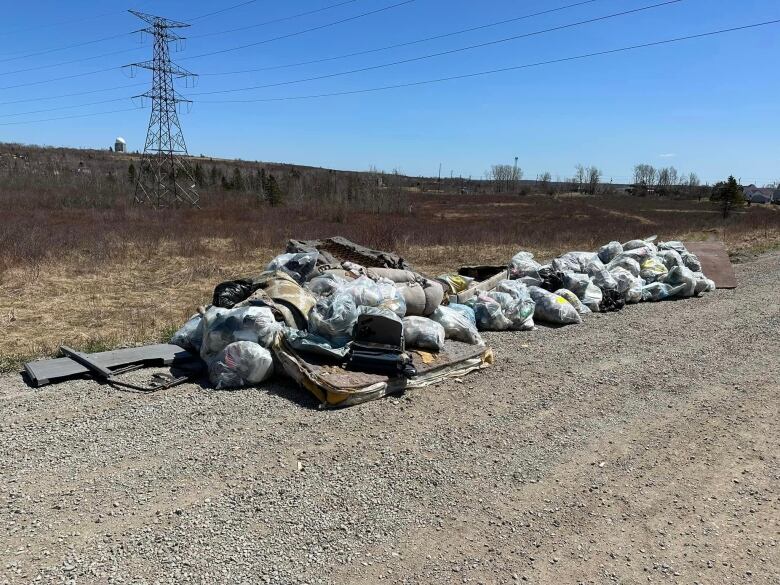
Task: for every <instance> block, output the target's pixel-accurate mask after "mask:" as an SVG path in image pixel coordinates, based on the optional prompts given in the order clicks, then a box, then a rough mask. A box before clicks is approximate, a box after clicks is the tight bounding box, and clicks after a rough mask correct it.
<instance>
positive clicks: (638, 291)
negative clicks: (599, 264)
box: [610, 266, 644, 304]
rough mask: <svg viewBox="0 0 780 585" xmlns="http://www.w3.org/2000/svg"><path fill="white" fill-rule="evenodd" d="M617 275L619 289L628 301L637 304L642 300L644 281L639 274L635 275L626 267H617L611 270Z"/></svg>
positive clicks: (613, 274)
mask: <svg viewBox="0 0 780 585" xmlns="http://www.w3.org/2000/svg"><path fill="white" fill-rule="evenodd" d="M610 272H611V273H612V276H614V277H615V280H616V281H617V284H618V287H617V291H618V292H619V293H620V294H621V295H623V297H624V298H625V299H626V303H629V304H636V303H640V302H642V286H643V285H644V281H643V280H642V279H641V278H639V277H638V276H634V275H633V274H632V273H631V272H629V271H628V270H626V269H625V268H621V267H619V266H618V267H617V268H613V269H612V270H611V271H610Z"/></svg>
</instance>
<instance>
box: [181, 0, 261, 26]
mask: <svg viewBox="0 0 780 585" xmlns="http://www.w3.org/2000/svg"><path fill="white" fill-rule="evenodd" d="M255 2H257V0H247V1H246V2H241V3H240V4H234V5H233V6H228V7H227V8H222V9H221V10H215V11H214V12H208V13H206V14H201V15H200V16H196V17H194V18H190V19H189V22H195V21H196V20H201V19H202V18H208V17H209V16H216V15H217V14H222V13H223V12H228V11H229V10H235V9H236V8H241V7H243V6H247V5H248V4H254V3H255Z"/></svg>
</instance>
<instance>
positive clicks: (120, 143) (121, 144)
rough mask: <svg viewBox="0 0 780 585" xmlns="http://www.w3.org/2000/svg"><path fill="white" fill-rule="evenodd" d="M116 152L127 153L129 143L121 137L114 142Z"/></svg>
mask: <svg viewBox="0 0 780 585" xmlns="http://www.w3.org/2000/svg"><path fill="white" fill-rule="evenodd" d="M114 152H127V141H126V140H125V139H124V138H122V137H121V136H120V137H119V138H117V139H116V142H114Z"/></svg>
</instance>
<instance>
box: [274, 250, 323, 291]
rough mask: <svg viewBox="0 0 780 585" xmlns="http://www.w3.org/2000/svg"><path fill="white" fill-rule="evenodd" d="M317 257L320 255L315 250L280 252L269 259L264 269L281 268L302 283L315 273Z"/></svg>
mask: <svg viewBox="0 0 780 585" xmlns="http://www.w3.org/2000/svg"><path fill="white" fill-rule="evenodd" d="M319 257H320V255H319V254H317V253H315V252H302V253H300V254H281V255H279V256H277V257H276V258H274V259H273V260H271V262H270V263H269V264H268V266H267V267H266V270H271V271H274V270H281V271H283V272H286V273H287V274H289V275H290V276H292V277H293V278H294V279H295V280H296V281H297V282H298V284H303V283H304V282H306V281H307V280H308V279H309V278H311V277H312V276H314V275H315V274H316V268H317V260H318V259H319Z"/></svg>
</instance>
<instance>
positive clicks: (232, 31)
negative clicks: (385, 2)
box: [190, 0, 360, 39]
mask: <svg viewBox="0 0 780 585" xmlns="http://www.w3.org/2000/svg"><path fill="white" fill-rule="evenodd" d="M359 1H360V0H346V1H344V2H339V3H337V4H331V5H329V6H323V7H322V8H317V9H316V10H309V11H307V12H299V13H298V14H292V15H290V16H282V17H280V18H275V19H273V20H266V21H265V22H260V23H257V24H250V25H247V26H240V27H238V28H231V29H229V30H221V31H217V32H211V33H204V34H200V35H192V36H191V37H190V38H191V39H201V38H203V37H213V36H217V35H224V34H228V33H234V32H240V31H242V30H249V29H251V28H259V27H261V26H268V25H269V24H278V23H280V22H285V21H287V20H293V19H295V18H301V17H303V16H309V15H311V14H317V13H319V12H325V11H326V10H331V9H333V8H338V7H339V6H345V5H346V4H354V3H355V2H359Z"/></svg>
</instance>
